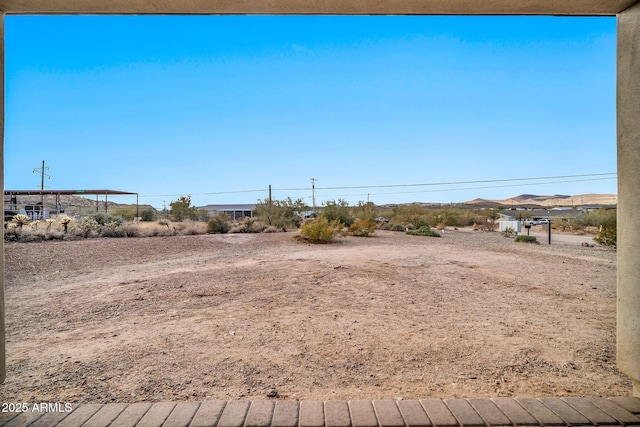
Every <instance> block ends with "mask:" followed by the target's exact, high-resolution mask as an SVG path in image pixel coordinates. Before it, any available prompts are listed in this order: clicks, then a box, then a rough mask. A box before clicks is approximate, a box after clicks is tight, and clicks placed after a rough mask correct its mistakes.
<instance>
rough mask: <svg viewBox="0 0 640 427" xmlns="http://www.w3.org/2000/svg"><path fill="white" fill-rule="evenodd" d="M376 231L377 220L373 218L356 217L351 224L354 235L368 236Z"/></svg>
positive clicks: (351, 231) (350, 230)
mask: <svg viewBox="0 0 640 427" xmlns="http://www.w3.org/2000/svg"><path fill="white" fill-rule="evenodd" d="M375 232H376V222H375V221H373V220H371V219H356V220H355V221H353V224H351V225H350V226H349V233H350V234H351V235H352V236H361V237H368V236H371V235H372V234H373V233H375Z"/></svg>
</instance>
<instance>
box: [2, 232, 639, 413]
mask: <svg viewBox="0 0 640 427" xmlns="http://www.w3.org/2000/svg"><path fill="white" fill-rule="evenodd" d="M294 235H295V233H292V232H289V233H275V234H261V235H258V234H252V235H249V234H234V235H200V236H181V237H177V236H176V237H151V238H129V239H88V240H80V241H71V242H59V241H55V242H44V243H7V244H6V247H5V250H6V272H5V277H6V312H7V319H6V320H7V334H8V337H7V362H8V376H7V380H6V382H5V384H4V385H2V386H0V400H2V401H4V402H42V401H64V402H78V403H84V402H93V403H108V402H137V401H150V402H154V401H164V400H202V399H205V398H207V397H209V398H214V399H266V398H269V396H273V395H275V394H276V393H277V396H278V397H277V398H286V399H301V400H302V399H304V400H329V399H359V398H360V399H378V398H392V399H398V398H405V399H408V398H420V399H422V398H431V397H435V398H439V397H475V396H477V397H493V396H537V397H541V396H566V395H573V396H617V395H630V394H631V392H632V387H631V383H630V381H629V380H628V379H627V378H626V377H625V376H624V375H622V374H621V373H620V372H619V371H618V370H617V369H616V363H615V316H616V293H615V283H616V282H615V274H616V254H615V251H614V250H611V249H606V248H602V247H583V246H581V244H580V243H581V242H582V241H590V238H589V237H576V236H566V237H564V238H562V237H557V238H556V237H554V242H553V244H552V245H547V244H546V240H545V239H544V238H542V237H541V238H540V240H541V241H543V242H544V244H540V245H532V244H524V243H516V242H514V240H513V239H508V238H505V237H503V236H502V235H501V234H500V233H497V232H494V233H491V232H473V231H463V230H459V231H455V230H447V231H445V232H444V235H443V237H442V238H440V239H438V238H429V237H418V236H408V235H405V234H404V233H397V232H389V231H387V232H384V231H379V232H377V233H376V236H374V237H370V238H362V237H360V238H358V237H346V238H341V239H339V240H338V242H337V243H335V244H330V245H309V244H306V243H301V242H298V241H296V240H294V239H293V236H294ZM540 235H541V236H544V235H543V234H542V233H540Z"/></svg>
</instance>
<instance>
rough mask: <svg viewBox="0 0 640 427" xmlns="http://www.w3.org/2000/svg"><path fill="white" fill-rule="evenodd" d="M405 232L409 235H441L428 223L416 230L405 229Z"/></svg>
mask: <svg viewBox="0 0 640 427" xmlns="http://www.w3.org/2000/svg"><path fill="white" fill-rule="evenodd" d="M407 234H409V235H411V236H426V237H442V236H441V235H440V234H438V233H437V232H435V231H433V230H432V229H431V228H430V227H429V226H428V225H423V226H422V227H420V228H418V229H416V230H407Z"/></svg>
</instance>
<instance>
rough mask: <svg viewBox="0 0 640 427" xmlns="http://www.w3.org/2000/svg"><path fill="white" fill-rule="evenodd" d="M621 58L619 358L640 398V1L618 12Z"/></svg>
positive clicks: (619, 56) (619, 95)
mask: <svg viewBox="0 0 640 427" xmlns="http://www.w3.org/2000/svg"><path fill="white" fill-rule="evenodd" d="M617 62H618V71H617V100H616V101H617V126H618V295H617V297H618V323H617V329H618V330H617V340H618V346H617V358H618V368H619V369H620V371H622V372H623V373H625V374H626V375H628V376H629V377H631V379H632V381H633V393H634V396H638V397H640V351H639V349H640V3H636V4H635V5H634V6H632V7H630V8H629V9H627V10H625V11H624V12H621V13H620V14H619V15H618V49H617Z"/></svg>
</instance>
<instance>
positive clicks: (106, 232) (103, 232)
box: [99, 222, 126, 237]
mask: <svg viewBox="0 0 640 427" xmlns="http://www.w3.org/2000/svg"><path fill="white" fill-rule="evenodd" d="M99 233H100V237H126V234H125V232H124V230H123V229H122V227H120V225H118V224H117V223H115V222H110V223H108V224H105V225H103V226H102V227H101V228H100V231H99Z"/></svg>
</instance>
